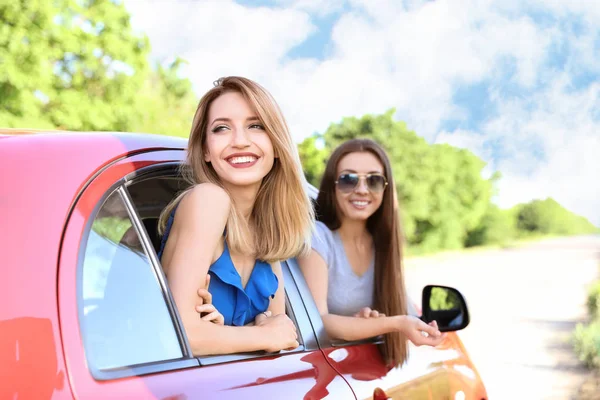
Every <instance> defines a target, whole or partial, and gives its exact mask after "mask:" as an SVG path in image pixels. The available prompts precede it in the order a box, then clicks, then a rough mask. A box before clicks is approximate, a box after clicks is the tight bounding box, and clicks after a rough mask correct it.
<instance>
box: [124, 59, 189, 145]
mask: <svg viewBox="0 0 600 400" xmlns="http://www.w3.org/2000/svg"><path fill="white" fill-rule="evenodd" d="M183 63H184V61H183V60H182V59H179V58H178V59H176V60H175V61H173V62H172V63H170V64H169V65H167V66H166V67H163V66H161V65H157V66H156V68H155V69H154V70H153V71H152V73H151V74H150V75H149V77H148V79H147V80H146V82H145V83H144V86H143V87H142V89H141V92H140V94H139V96H138V111H139V113H140V116H141V118H140V120H139V122H138V123H137V124H135V125H134V126H133V127H132V129H133V130H134V131H136V132H147V133H159V134H165V135H173V136H182V137H187V136H189V134H190V128H191V126H192V120H193V117H194V112H195V111H196V106H197V103H198V102H197V98H196V96H195V94H194V92H193V90H192V83H191V82H190V81H189V79H183V78H180V77H179V71H180V67H181V65H182V64H183Z"/></svg>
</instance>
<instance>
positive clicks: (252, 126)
mask: <svg viewBox="0 0 600 400" xmlns="http://www.w3.org/2000/svg"><path fill="white" fill-rule="evenodd" d="M249 128H250V129H260V130H263V131H264V130H265V127H264V126H263V125H261V124H252V125H250V126H249Z"/></svg>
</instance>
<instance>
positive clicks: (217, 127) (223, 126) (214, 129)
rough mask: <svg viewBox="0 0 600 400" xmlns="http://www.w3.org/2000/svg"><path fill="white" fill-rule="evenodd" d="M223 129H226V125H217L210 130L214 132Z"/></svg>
mask: <svg viewBox="0 0 600 400" xmlns="http://www.w3.org/2000/svg"><path fill="white" fill-rule="evenodd" d="M225 129H228V127H227V125H217V126H215V127H214V128H213V129H212V131H213V133H216V132H221V131H224V130H225Z"/></svg>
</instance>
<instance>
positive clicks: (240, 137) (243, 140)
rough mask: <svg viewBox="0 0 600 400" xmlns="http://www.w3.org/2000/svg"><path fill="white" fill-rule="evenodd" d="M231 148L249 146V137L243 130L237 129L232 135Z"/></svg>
mask: <svg viewBox="0 0 600 400" xmlns="http://www.w3.org/2000/svg"><path fill="white" fill-rule="evenodd" d="M231 144H232V146H233V147H248V146H250V137H249V136H248V132H246V130H245V129H244V128H237V129H235V130H234V131H233V135H232V143H231Z"/></svg>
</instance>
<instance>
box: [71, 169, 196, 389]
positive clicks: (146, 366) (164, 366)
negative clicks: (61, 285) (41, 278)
mask: <svg viewBox="0 0 600 400" xmlns="http://www.w3.org/2000/svg"><path fill="white" fill-rule="evenodd" d="M125 182H126V179H125V178H121V179H119V180H118V181H117V182H115V183H113V184H112V185H111V186H110V188H109V189H108V190H106V191H105V192H104V193H103V195H102V197H101V198H100V200H98V202H97V203H96V204H95V205H94V208H93V211H92V212H91V213H90V216H89V218H88V220H87V221H86V223H85V228H84V231H83V233H82V234H81V238H80V244H81V245H80V247H79V250H78V257H77V267H76V274H77V276H76V285H77V287H76V292H77V295H76V299H77V300H76V301H77V305H76V306H77V317H78V319H79V324H78V325H79V326H78V329H79V331H80V335H81V339H82V341H83V342H84V354H86V360H87V352H86V348H87V345H86V341H88V340H89V339H88V335H87V333H86V328H85V326H84V324H83V323H82V321H83V317H84V315H83V311H84V306H83V267H84V261H85V253H86V249H87V244H88V240H89V235H90V233H91V231H92V225H93V223H94V221H95V220H96V217H97V216H98V213H99V211H100V210H101V208H102V206H103V205H104V203H105V202H106V200H107V199H108V198H109V197H110V196H111V195H113V194H114V193H116V192H119V195H120V196H121V199H122V200H123V203H124V206H125V209H126V211H127V214H128V216H129V218H130V219H131V224H132V226H134V229H135V230H136V233H137V234H138V236H139V237H140V242H141V243H142V247H143V248H144V250H145V251H146V252H147V251H148V248H147V246H146V244H145V243H144V242H145V241H148V240H149V238H148V234H147V233H146V231H145V230H144V231H143V232H140V231H139V224H140V223H141V221H140V220H139V219H138V217H137V214H135V216H134V215H132V210H131V203H130V201H129V202H128V201H127V200H126V198H129V200H131V198H130V197H129V193H128V192H127V191H126V189H125V186H124V185H125ZM124 194H125V197H124ZM136 220H137V221H136ZM142 228H143V226H142ZM144 235H145V239H142V237H143V236H144ZM149 261H150V265H149V267H150V268H151V271H152V272H153V273H154V274H155V278H156V279H157V280H158V281H159V287H160V289H161V292H162V294H163V298H164V296H165V292H164V290H163V288H162V286H160V278H158V276H157V273H156V268H155V266H154V265H153V264H154V262H153V261H152V256H151V255H150V254H149ZM167 309H168V310H169V316H170V317H171V322H172V323H173V327H174V330H175V334H176V335H177V339H178V341H179V344H180V349H181V352H182V357H180V358H176V359H170V360H160V361H153V362H149V363H141V364H133V365H127V366H122V367H115V368H107V369H100V368H97V367H96V366H94V365H92V364H90V363H89V362H88V363H86V365H87V368H88V370H89V372H90V374H91V375H92V377H93V378H94V379H95V380H97V381H109V380H115V379H121V378H126V377H131V376H141V375H148V374H154V373H158V372H167V371H172V370H178V369H183V368H193V367H198V366H199V363H198V360H197V359H196V358H194V357H193V355H192V353H191V347H190V346H189V342H188V341H187V337H186V336H185V335H183V337H182V336H180V334H179V333H178V326H179V327H181V326H182V325H181V324H179V325H178V324H177V320H175V319H174V316H173V314H172V313H171V312H172V310H171V308H170V307H169V306H168V305H167ZM175 313H176V318H177V319H178V320H180V318H179V314H178V313H177V310H175ZM182 341H183V342H182Z"/></svg>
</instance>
